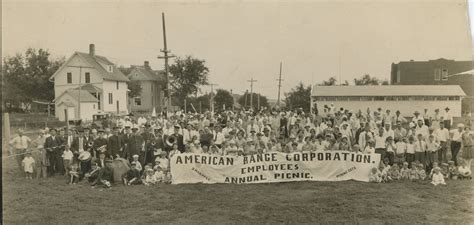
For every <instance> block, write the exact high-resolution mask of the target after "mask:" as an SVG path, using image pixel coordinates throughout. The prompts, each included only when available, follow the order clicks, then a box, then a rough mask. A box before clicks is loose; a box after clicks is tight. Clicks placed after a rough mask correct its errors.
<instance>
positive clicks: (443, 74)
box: [441, 68, 448, 80]
mask: <svg viewBox="0 0 474 225" xmlns="http://www.w3.org/2000/svg"><path fill="white" fill-rule="evenodd" d="M441 79H443V80H448V69H446V68H444V69H443V70H442V71H441Z"/></svg>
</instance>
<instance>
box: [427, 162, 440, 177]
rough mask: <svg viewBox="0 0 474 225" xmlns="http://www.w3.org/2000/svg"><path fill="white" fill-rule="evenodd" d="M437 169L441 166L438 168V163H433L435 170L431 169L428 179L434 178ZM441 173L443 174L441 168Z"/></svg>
mask: <svg viewBox="0 0 474 225" xmlns="http://www.w3.org/2000/svg"><path fill="white" fill-rule="evenodd" d="M436 167H439V166H438V162H433V168H432V169H431V171H430V174H429V175H428V178H432V177H433V173H434V168H436ZM440 173H441V168H440Z"/></svg>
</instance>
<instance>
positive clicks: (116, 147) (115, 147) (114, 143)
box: [107, 134, 124, 157]
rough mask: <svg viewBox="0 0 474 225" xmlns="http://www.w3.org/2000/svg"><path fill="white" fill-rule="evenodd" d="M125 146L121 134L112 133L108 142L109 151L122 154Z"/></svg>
mask: <svg viewBox="0 0 474 225" xmlns="http://www.w3.org/2000/svg"><path fill="white" fill-rule="evenodd" d="M123 146H124V141H123V138H122V137H121V136H118V135H115V134H114V135H112V136H110V137H109V140H108V143H107V151H108V152H109V153H110V154H111V155H112V156H114V157H115V156H116V155H121V154H122V152H121V151H122V150H123V149H122V147H123Z"/></svg>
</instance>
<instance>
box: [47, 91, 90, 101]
mask: <svg viewBox="0 0 474 225" xmlns="http://www.w3.org/2000/svg"><path fill="white" fill-rule="evenodd" d="M65 94H68V95H70V96H71V97H72V98H74V99H75V100H76V101H79V95H80V97H81V102H99V100H98V99H97V98H96V97H94V96H93V95H91V94H90V93H89V92H88V91H86V90H81V91H79V90H77V89H68V90H66V91H65V92H63V93H62V94H61V95H59V96H58V97H57V98H55V99H54V102H56V101H57V100H59V99H60V98H61V97H62V96H64V95H65Z"/></svg>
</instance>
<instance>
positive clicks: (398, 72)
mask: <svg viewBox="0 0 474 225" xmlns="http://www.w3.org/2000/svg"><path fill="white" fill-rule="evenodd" d="M400 80H401V74H400V70H398V71H397V83H400Z"/></svg>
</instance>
